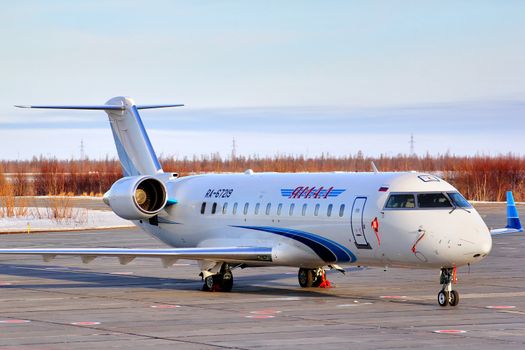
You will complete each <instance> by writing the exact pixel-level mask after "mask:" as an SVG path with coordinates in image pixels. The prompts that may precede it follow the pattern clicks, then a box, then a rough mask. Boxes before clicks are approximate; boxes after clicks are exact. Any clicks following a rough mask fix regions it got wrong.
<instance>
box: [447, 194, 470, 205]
mask: <svg viewBox="0 0 525 350" xmlns="http://www.w3.org/2000/svg"><path fill="white" fill-rule="evenodd" d="M447 194H448V196H449V197H450V199H451V200H452V202H453V203H454V205H455V206H456V207H460V208H472V205H471V204H470V203H469V202H468V201H467V200H466V199H465V197H463V196H462V195H461V194H460V193H459V192H448V193H447Z"/></svg>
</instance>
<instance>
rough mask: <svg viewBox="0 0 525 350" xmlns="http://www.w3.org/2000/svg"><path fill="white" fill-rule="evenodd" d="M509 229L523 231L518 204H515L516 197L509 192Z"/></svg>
mask: <svg viewBox="0 0 525 350" xmlns="http://www.w3.org/2000/svg"><path fill="white" fill-rule="evenodd" d="M506 228H509V229H514V230H517V231H519V232H521V231H523V227H522V226H521V222H520V217H519V215H518V209H517V208H516V203H515V202H514V197H513V196H512V192H511V191H508V192H507V227H506Z"/></svg>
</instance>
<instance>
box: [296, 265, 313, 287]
mask: <svg viewBox="0 0 525 350" xmlns="http://www.w3.org/2000/svg"><path fill="white" fill-rule="evenodd" d="M297 278H298V279H299V285H300V286H301V287H303V288H309V287H312V285H313V279H314V270H312V269H304V268H300V269H299V272H298V273H297Z"/></svg>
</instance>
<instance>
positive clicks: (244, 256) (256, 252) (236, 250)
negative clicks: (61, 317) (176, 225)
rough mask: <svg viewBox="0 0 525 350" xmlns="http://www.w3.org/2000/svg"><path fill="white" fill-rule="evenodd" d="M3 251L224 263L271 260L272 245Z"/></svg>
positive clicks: (86, 258) (5, 251) (85, 258)
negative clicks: (268, 246) (267, 246)
mask: <svg viewBox="0 0 525 350" xmlns="http://www.w3.org/2000/svg"><path fill="white" fill-rule="evenodd" d="M0 254H10V255H41V256H43V257H44V258H54V257H55V256H58V255H66V256H79V257H81V258H82V260H83V261H84V262H89V261H91V260H94V259H95V258H97V257H100V256H110V257H117V258H119V260H120V261H121V262H129V261H131V260H133V259H134V258H137V257H142V258H160V259H162V260H163V261H166V260H175V259H188V260H211V261H223V262H239V263H244V262H256V261H259V262H261V261H263V262H268V261H272V248H266V247H217V248H167V249H126V248H34V249H32V248H24V249H0Z"/></svg>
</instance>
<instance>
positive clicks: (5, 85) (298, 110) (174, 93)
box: [0, 0, 525, 159]
mask: <svg viewBox="0 0 525 350" xmlns="http://www.w3.org/2000/svg"><path fill="white" fill-rule="evenodd" d="M0 5H1V8H2V11H0V42H2V48H1V51H0V52H1V56H0V57H1V58H0V63H1V64H0V147H1V149H2V153H1V154H0V159H28V158H31V157H32V156H35V155H36V156H38V155H44V156H56V157H58V158H70V157H76V158H78V157H79V156H80V142H81V140H83V143H84V152H85V154H86V155H88V156H89V157H91V158H101V157H105V156H106V155H107V156H109V157H113V156H116V150H115V146H114V144H113V140H112V136H111V131H110V130H109V127H108V121H107V117H106V116H105V114H104V113H103V112H76V111H36V110H20V109H16V108H14V107H13V105H15V104H101V103H104V102H105V101H107V100H109V99H110V98H112V97H114V96H120V95H125V96H130V97H133V98H134V99H135V101H136V102H137V103H138V104H141V103H142V104H154V103H184V104H185V107H182V108H178V109H173V110H162V111H160V110H159V111H152V110H148V111H143V112H142V113H141V115H142V119H143V121H144V124H145V126H146V128H147V130H148V132H149V134H150V138H151V141H152V143H153V146H154V148H155V150H156V152H157V154H159V155H160V154H162V155H164V156H176V157H183V156H190V157H191V156H192V155H194V154H197V155H201V154H211V153H216V152H219V153H220V154H221V155H222V156H225V157H227V156H229V154H230V153H231V149H232V140H233V139H234V138H235V140H236V145H237V147H236V148H237V153H238V154H243V155H254V154H257V155H260V156H265V155H275V154H287V155H289V154H303V155H309V156H316V155H320V154H322V153H325V154H326V153H329V154H332V155H336V156H344V155H346V154H355V153H357V152H358V151H359V150H361V151H362V152H364V153H365V154H366V155H372V156H374V155H379V154H386V155H396V154H398V153H409V150H410V148H409V147H410V145H409V140H410V136H411V134H413V135H414V140H415V148H414V150H415V152H416V153H417V154H420V155H424V154H426V153H427V152H428V153H430V154H439V153H445V152H449V153H452V154H458V155H473V154H479V153H482V154H491V155H497V154H499V153H508V152H513V153H516V154H525V138H523V137H522V131H523V130H524V126H525V121H524V117H525V45H523V38H524V37H525V21H523V13H525V2H524V1H512V0H507V1H482V0H479V1H461V0H455V1H256V0H253V1H219V0H215V1H155V0H149V1H137V0H126V1H53V0H48V1H45V2H44V1H25V0H20V1H16V2H15V1H3V0H0Z"/></svg>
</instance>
